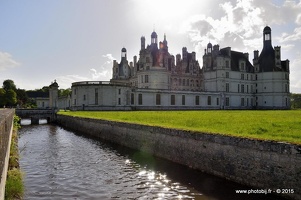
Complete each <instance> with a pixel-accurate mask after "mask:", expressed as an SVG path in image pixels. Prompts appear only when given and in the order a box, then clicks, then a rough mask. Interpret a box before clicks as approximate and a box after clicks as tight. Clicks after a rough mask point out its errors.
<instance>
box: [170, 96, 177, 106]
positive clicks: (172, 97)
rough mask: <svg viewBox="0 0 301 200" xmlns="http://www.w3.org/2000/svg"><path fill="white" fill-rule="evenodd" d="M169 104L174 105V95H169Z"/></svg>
mask: <svg viewBox="0 0 301 200" xmlns="http://www.w3.org/2000/svg"><path fill="white" fill-rule="evenodd" d="M170 104H171V105H176V97H175V95H171V96H170Z"/></svg>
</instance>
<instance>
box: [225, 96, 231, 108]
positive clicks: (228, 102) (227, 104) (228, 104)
mask: <svg viewBox="0 0 301 200" xmlns="http://www.w3.org/2000/svg"><path fill="white" fill-rule="evenodd" d="M226 106H230V99H229V97H226Z"/></svg>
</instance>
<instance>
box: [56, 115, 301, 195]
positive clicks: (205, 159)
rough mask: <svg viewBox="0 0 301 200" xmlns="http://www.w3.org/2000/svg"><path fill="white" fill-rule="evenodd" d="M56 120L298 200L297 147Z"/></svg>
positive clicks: (300, 158)
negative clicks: (279, 190)
mask: <svg viewBox="0 0 301 200" xmlns="http://www.w3.org/2000/svg"><path fill="white" fill-rule="evenodd" d="M57 120H58V123H59V124H61V125H62V126H63V127H66V128H70V129H72V130H75V131H80V132H82V133H85V134H89V135H92V136H96V137H99V138H101V139H104V140H108V141H111V142H115V143H118V144H121V145H124V146H127V147H130V148H134V149H138V150H141V151H146V152H149V153H152V154H154V155H156V156H159V157H162V158H165V159H168V160H171V161H174V162H177V163H180V164H183V165H187V166H189V167H191V168H194V169H198V170H201V171H203V172H206V173H210V174H213V175H216V176H220V177H223V178H226V179H228V180H232V181H235V182H238V183H241V184H245V185H249V186H251V187H254V188H258V189H271V190H272V191H274V192H273V193H276V190H277V189H281V193H282V195H283V196H289V197H291V198H293V199H301V145H294V144H288V143H280V142H273V141H260V140H252V139H244V138H237V137H229V136H222V135H214V134H207V133H197V132H192V131H182V130H175V129H167V128H160V127H151V126H145V125H137V124H129V123H121V122H112V121H105V120H96V119H84V118H79V117H70V116H64V115H58V116H57ZM285 189H289V190H285ZM291 189H293V191H292V190H291ZM233 192H234V191H233ZM290 193H293V194H290Z"/></svg>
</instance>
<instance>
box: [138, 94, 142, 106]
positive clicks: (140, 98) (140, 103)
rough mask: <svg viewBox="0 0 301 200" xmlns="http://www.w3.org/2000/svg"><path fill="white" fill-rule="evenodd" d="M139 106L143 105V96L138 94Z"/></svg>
mask: <svg viewBox="0 0 301 200" xmlns="http://www.w3.org/2000/svg"><path fill="white" fill-rule="evenodd" d="M138 104H139V105H142V94H138Z"/></svg>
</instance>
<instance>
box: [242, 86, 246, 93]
mask: <svg viewBox="0 0 301 200" xmlns="http://www.w3.org/2000/svg"><path fill="white" fill-rule="evenodd" d="M241 93H245V85H241Z"/></svg>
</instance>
